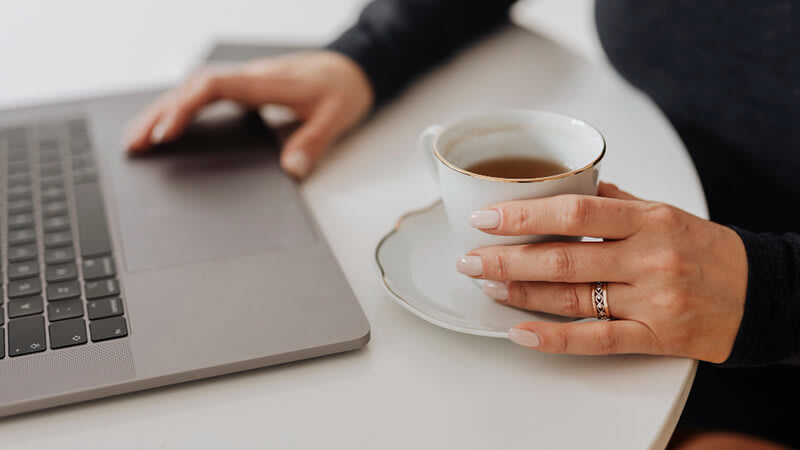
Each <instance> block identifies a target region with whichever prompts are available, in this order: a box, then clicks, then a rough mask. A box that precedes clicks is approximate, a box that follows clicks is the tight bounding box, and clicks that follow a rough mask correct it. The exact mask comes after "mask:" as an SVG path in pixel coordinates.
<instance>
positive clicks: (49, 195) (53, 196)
mask: <svg viewBox="0 0 800 450" xmlns="http://www.w3.org/2000/svg"><path fill="white" fill-rule="evenodd" d="M65 198H66V192H65V191H64V188H60V187H49V188H47V189H44V190H42V200H43V201H45V202H51V201H64V199H65Z"/></svg>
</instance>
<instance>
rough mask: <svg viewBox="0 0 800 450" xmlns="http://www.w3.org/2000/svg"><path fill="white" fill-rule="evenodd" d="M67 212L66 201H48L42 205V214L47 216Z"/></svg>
mask: <svg viewBox="0 0 800 450" xmlns="http://www.w3.org/2000/svg"><path fill="white" fill-rule="evenodd" d="M66 213H67V203H66V202H64V201H55V202H48V203H45V204H43V205H42V215H44V216H45V217H51V216H63V215H64V214H66Z"/></svg>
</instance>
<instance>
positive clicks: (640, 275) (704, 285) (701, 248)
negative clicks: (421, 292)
mask: <svg viewBox="0 0 800 450" xmlns="http://www.w3.org/2000/svg"><path fill="white" fill-rule="evenodd" d="M599 195H600V196H598V197H593V196H580V195H560V196H556V197H550V198H542V199H535V200H522V201H512V202H505V203H500V204H497V205H494V206H492V207H489V208H487V209H484V210H482V211H478V212H475V213H473V215H472V217H471V219H470V220H471V223H472V224H473V226H476V228H479V229H481V230H482V231H484V232H486V233H490V234H498V235H520V234H522V235H524V234H557V235H567V236H592V237H602V238H605V241H604V242H552V243H541V244H530V245H519V246H499V247H487V248H482V249H478V250H475V251H473V252H471V253H469V254H468V255H466V256H464V257H462V258H461V259H459V261H458V263H457V268H458V270H459V271H461V272H462V273H465V274H467V275H470V276H472V277H474V278H482V279H486V280H491V281H487V282H486V283H485V284H484V292H486V293H487V294H488V295H489V296H491V297H493V298H494V299H495V300H497V301H498V302H501V303H503V304H507V305H510V306H514V307H517V308H523V309H528V310H534V311H543V312H548V313H555V314H560V315H564V316H574V317H594V316H595V312H594V309H593V306H592V295H591V293H592V284H591V282H594V281H606V282H608V296H607V299H608V306H609V310H610V312H611V315H612V316H613V318H614V319H618V320H612V321H593V322H582V323H566V324H558V323H551V322H525V323H521V324H519V325H517V327H515V328H513V329H511V330H510V331H509V338H510V339H511V340H512V341H514V342H516V343H518V344H521V345H524V346H526V347H530V348H533V349H536V350H540V351H544V352H548V353H573V354H609V353H649V354H655V355H674V356H684V357H690V358H696V359H701V360H705V361H710V362H714V363H721V362H723V361H725V360H726V359H727V358H728V356H729V355H730V352H731V350H732V349H733V343H734V340H735V338H736V334H737V332H738V329H739V324H740V322H741V319H742V314H743V312H744V303H745V295H746V291H747V255H746V253H745V248H744V244H743V243H742V241H741V239H740V238H739V236H738V235H737V234H736V232H734V231H733V230H731V229H730V228H727V227H724V226H721V225H718V224H715V223H713V222H710V221H707V220H703V219H700V218H698V217H696V216H693V215H691V214H689V213H686V212H684V211H681V210H680V209H678V208H675V207H672V206H669V205H665V204H662V203H655V202H648V201H643V200H639V199H637V198H636V197H633V196H632V195H630V194H628V193H625V192H623V191H621V190H619V189H618V188H617V187H616V186H614V185H611V184H604V183H601V185H600V190H599Z"/></svg>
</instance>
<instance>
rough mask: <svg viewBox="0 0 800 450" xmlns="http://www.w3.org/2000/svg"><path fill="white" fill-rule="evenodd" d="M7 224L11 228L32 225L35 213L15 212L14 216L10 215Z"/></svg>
mask: <svg viewBox="0 0 800 450" xmlns="http://www.w3.org/2000/svg"><path fill="white" fill-rule="evenodd" d="M6 224H7V225H8V229H9V230H16V229H18V228H28V227H32V226H33V214H31V213H23V214H15V215H13V216H8V221H7V222H6Z"/></svg>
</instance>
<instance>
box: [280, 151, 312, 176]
mask: <svg viewBox="0 0 800 450" xmlns="http://www.w3.org/2000/svg"><path fill="white" fill-rule="evenodd" d="M283 167H284V168H285V169H286V171H287V172H289V173H290V174H292V175H294V176H296V177H298V178H303V177H304V176H306V174H308V171H309V170H311V160H310V159H309V158H308V155H306V152H304V151H299V150H295V151H293V152H291V153H288V154H287V155H286V156H285V157H284V158H283Z"/></svg>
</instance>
